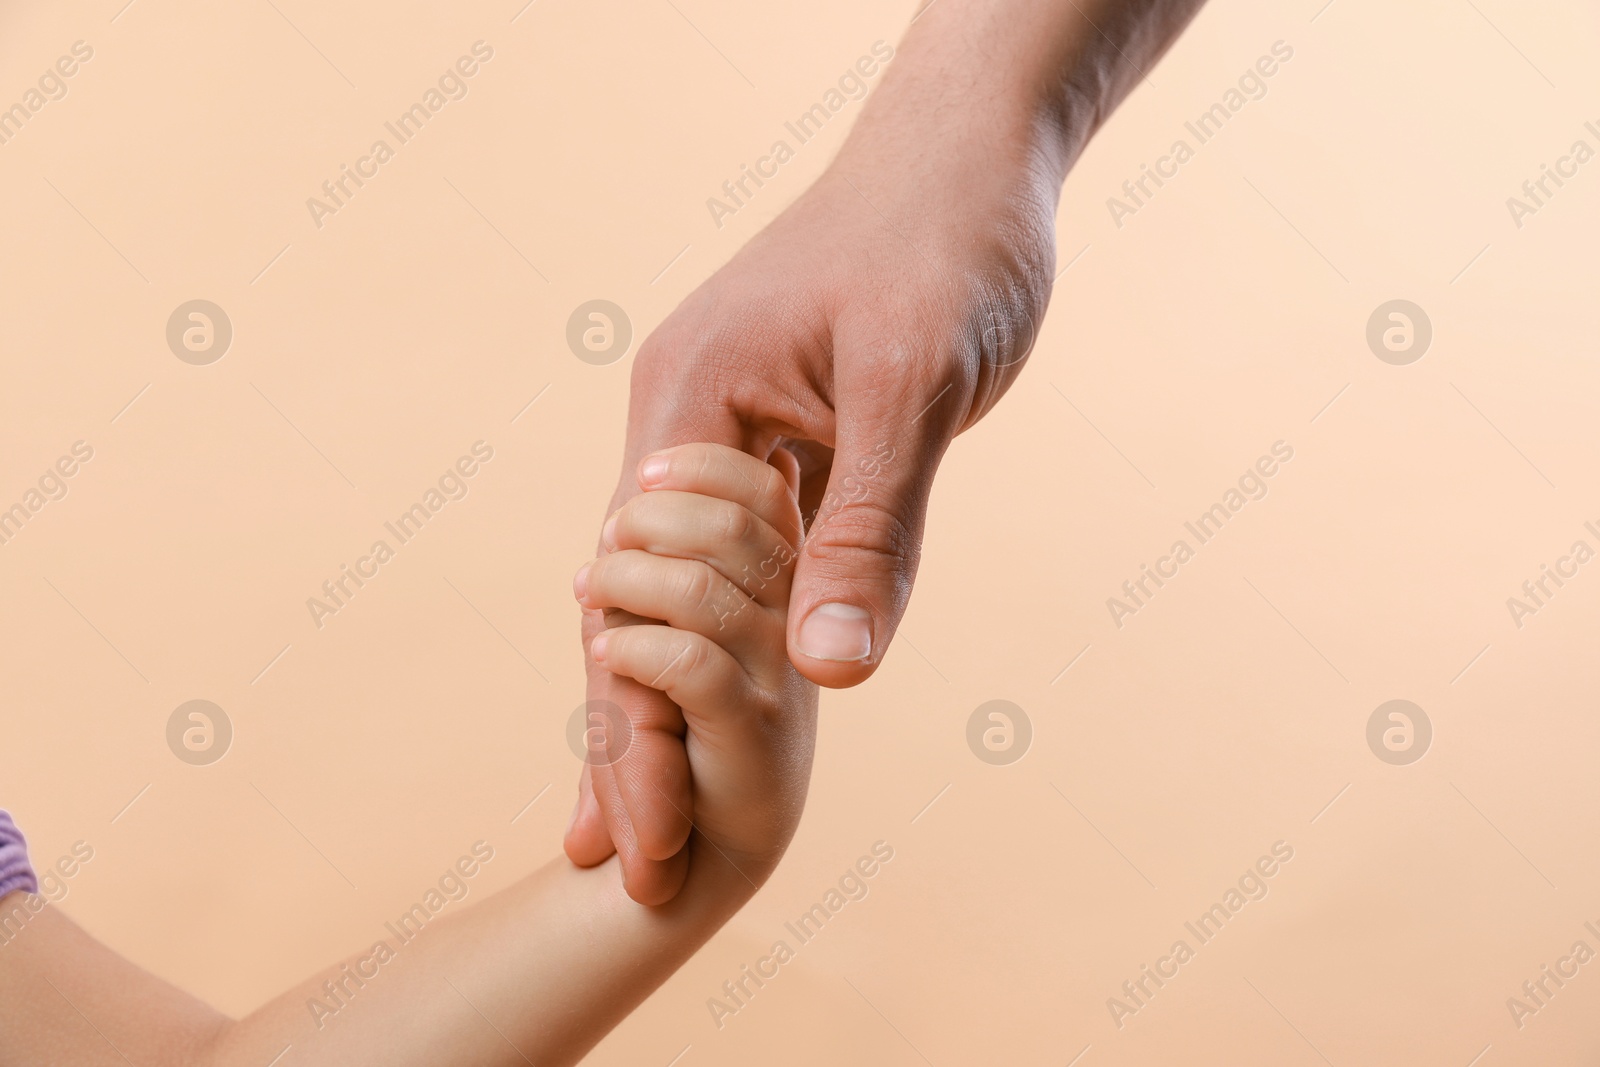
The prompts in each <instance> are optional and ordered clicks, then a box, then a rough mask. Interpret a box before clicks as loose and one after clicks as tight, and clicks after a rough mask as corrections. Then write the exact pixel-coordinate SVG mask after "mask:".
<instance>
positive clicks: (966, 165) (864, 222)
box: [567, 0, 1198, 903]
mask: <svg viewBox="0 0 1600 1067" xmlns="http://www.w3.org/2000/svg"><path fill="white" fill-rule="evenodd" d="M1085 6H1087V7H1088V8H1089V9H1090V10H1089V11H1085V10H1084V7H1085ZM1197 6H1198V0H1065V2H1060V0H1051V2H1048V3H1039V2H1037V0H967V2H964V3H963V2H958V0H945V2H944V3H943V4H937V5H932V6H930V7H929V8H928V9H926V11H927V14H926V16H925V17H922V18H920V20H919V24H918V25H917V26H916V27H915V28H914V32H913V33H912V34H911V35H910V37H909V39H908V41H907V43H906V44H905V45H903V46H902V54H901V56H900V57H899V58H897V59H896V60H895V61H894V66H893V69H892V70H891V71H890V72H889V73H888V74H886V75H885V81H884V83H883V84H882V86H881V87H880V88H879V89H878V91H877V93H876V95H874V97H873V98H872V100H871V101H869V104H868V107H867V109H866V110H865V112H864V113H863V115H862V117H861V119H860V121H859V123H858V124H857V126H856V127H855V129H854V130H853V131H852V133H851V136H850V138H849V140H848V141H847V143H846V145H845V146H844V148H843V149H842V150H841V152H840V154H839V156H838V158H837V159H836V161H835V162H834V163H833V165H832V166H830V168H829V169H828V170H827V172H826V173H825V174H824V175H823V176H822V178H820V179H819V180H818V181H817V182H816V184H815V185H813V186H812V187H811V188H810V189H809V190H808V191H807V192H806V193H805V194H803V195H802V196H801V197H800V199H799V200H797V201H796V202H795V203H794V204H793V205H792V206H790V207H789V208H788V210H786V211H785V212H783V214H782V215H780V216H779V217H778V218H777V219H776V220H775V221H774V222H773V223H772V224H771V225H770V226H769V227H767V229H766V230H764V231H763V232H762V233H760V234H759V235H758V236H757V237H756V238H754V239H753V240H752V241H750V243H749V244H748V245H746V246H745V248H744V249H742V250H741V251H740V252H739V254H738V255H737V256H735V257H734V258H733V260H732V261H731V262H729V263H728V264H727V265H726V266H725V267H723V268H722V269H721V270H719V271H718V272H717V273H716V274H715V275H713V276H712V277H711V278H710V279H709V280H707V281H706V282H705V283H704V284H703V285H701V286H700V288H699V289H697V290H696V291H695V292H694V293H693V294H691V295H690V296H689V298H688V299H686V300H685V301H684V302H683V304H682V305H681V306H679V307H678V308H677V310H675V311H674V312H673V313H672V314H671V315H670V316H669V317H668V318H667V319H666V320H665V321H664V322H663V323H662V324H661V325H660V326H659V327H658V328H657V329H656V331H655V332H654V333H653V334H652V335H651V336H650V337H649V339H648V340H646V341H645V343H644V345H643V346H642V347H641V348H640V351H639V354H638V357H637V359H636V360H635V363H634V368H633V378H632V394H631V399H630V405H629V413H628V434H627V449H626V453H625V457H624V461H623V472H622V478H621V480H620V482H619V484H618V487H617V491H616V494H615V496H614V497H613V499H612V509H613V511H614V510H615V509H616V508H618V507H620V506H621V505H622V504H623V503H624V502H625V501H626V500H627V499H628V498H630V497H631V496H633V495H634V494H636V493H638V492H639V491H640V489H641V488H644V487H648V486H649V485H651V484H653V479H654V478H656V477H657V474H656V473H655V470H654V465H653V464H652V462H651V458H652V454H653V453H655V452H657V451H659V450H661V449H664V448H669V447H672V446H675V445H679V444H684V443H688V442H693V441H707V442H713V443H718V444H723V445H729V446H732V447H735V448H738V449H741V450H742V451H745V452H748V453H750V454H751V455H754V456H756V457H759V458H763V459H764V458H766V457H767V456H768V455H770V454H771V453H772V451H773V449H774V448H776V447H777V446H778V445H779V444H780V443H781V444H783V445H785V446H786V447H788V448H789V449H790V450H792V451H794V452H795V453H796V454H797V455H799V456H800V457H801V460H802V476H803V479H802V494H801V499H802V503H803V505H804V511H805V513H806V516H807V529H806V534H805V539H804V542H803V545H802V548H801V551H800V556H799V559H798V561H797V565H796V570H795V576H794V587H793V593H792V598H791V605H790V612H789V620H788V631H787V641H788V648H789V654H790V658H791V660H792V661H793V663H794V666H795V667H796V669H797V670H799V672H800V673H801V674H803V675H804V676H805V677H807V678H809V679H811V680H812V681H814V682H816V683H818V684H820V685H824V686H832V687H841V686H850V685H855V684H857V683H859V682H861V681H863V680H865V679H866V678H867V677H869V676H870V675H871V674H872V672H873V671H874V670H876V669H877V666H878V664H879V663H880V662H882V659H883V655H884V653H885V652H886V651H887V649H888V647H889V645H890V643H891V642H892V640H893V638H894V633H895V629H896V627H897V626H898V624H899V622H900V618H901V615H902V613H903V612H904V611H905V607H906V602H907V600H908V598H909V596H910V592H911V584H912V580H913V578H914V577H915V574H916V569H917V560H918V555H919V550H920V546H921V539H922V531H923V524H924V520H925V517H926V514H927V506H928V499H929V491H930V489H931V487H932V483H933V475H934V472H935V470H936V468H937V467H938V464H939V460H940V459H941V458H942V456H943V455H944V451H945V448H946V447H947V446H948V445H949V443H950V441H951V439H952V438H954V437H955V435H956V434H958V433H960V432H961V431H962V430H964V429H966V428H967V427H968V426H971V425H972V424H973V423H975V422H976V421H977V420H978V419H979V418H981V417H982V416H983V415H984V414H985V413H987V412H988V411H989V410H990V409H991V408H992V407H993V406H994V405H995V403H996V402H997V401H998V400H999V399H1000V397H1001V396H1002V395H1003V394H1004V392H1005V391H1006V389H1007V387H1009V386H1010V384H1011V383H1012V382H1013V381H1014V380H1015V379H1016V376H1017V374H1018V372H1019V371H1020V370H1021V367H1022V363H1023V361H1024V359H1025V358H1026V356H1027V353H1028V349H1029V348H1030V347H1031V345H1032V343H1033V341H1034V338H1035V334H1036V329H1037V325H1038V324H1039V323H1040V322H1041V321H1042V319H1043V316H1044V311H1045V306H1046V304H1047V302H1048V300H1049V294H1050V287H1051V281H1052V278H1053V275H1054V266H1055V219H1054V216H1055V207H1056V201H1057V197H1058V195H1059V191H1060V185H1061V181H1062V179H1063V177H1064V175H1065V173H1066V170H1067V168H1068V167H1069V166H1070V164H1071V162H1072V160H1073V159H1074V158H1075V157H1076V154H1077V152H1078V150H1079V149H1080V148H1081V146H1082V144H1083V143H1084V141H1085V140H1086V139H1087V137H1088V136H1089V134H1090V133H1091V132H1092V130H1093V129H1094V127H1095V126H1096V125H1097V124H1098V122H1099V121H1100V120H1101V118H1102V117H1103V116H1104V114H1106V113H1108V112H1109V110H1110V109H1111V107H1112V106H1114V104H1115V103H1116V101H1117V99H1120V96H1121V94H1122V93H1123V92H1125V91H1126V88H1127V86H1128V84H1130V83H1131V81H1132V80H1133V79H1134V78H1135V77H1137V71H1136V70H1133V69H1127V68H1125V67H1123V66H1122V64H1131V63H1133V62H1134V61H1133V60H1130V59H1128V58H1127V55H1126V51H1125V50H1131V51H1132V52H1133V53H1134V54H1135V55H1139V56H1141V57H1143V58H1145V59H1146V60H1148V59H1150V58H1153V55H1154V53H1155V52H1158V51H1159V50H1160V48H1161V47H1164V45H1165V43H1166V41H1167V40H1169V39H1170V37H1171V36H1174V35H1176V32H1177V29H1178V28H1179V27H1181V25H1182V24H1183V22H1184V21H1186V19H1187V17H1188V15H1189V14H1191V13H1192V11H1193V9H1194V8H1195V7H1197ZM1096 15H1098V16H1099V18H1100V19H1101V20H1103V22H1104V23H1105V24H1106V25H1107V26H1108V27H1109V29H1108V30H1107V31H1106V32H1102V30H1101V29H1100V28H1099V27H1098V26H1096V25H1095V18H1094V17H1095V16H1096ZM1041 23H1045V25H1041ZM1108 34H1109V35H1108ZM1119 41H1120V45H1119ZM1119 57H1120V58H1119ZM765 195H769V196H771V195H776V194H775V193H768V194H765ZM589 626H590V627H591V628H592V626H593V624H592V623H590V624H589ZM588 636H592V635H590V634H588V633H587V632H586V640H587V637H588ZM588 677H589V696H590V699H603V700H610V701H613V702H614V703H616V704H618V705H620V706H621V707H622V708H623V710H624V712H625V713H626V714H627V715H628V716H629V717H630V719H632V721H633V723H634V726H635V729H634V741H633V747H632V749H631V750H630V752H629V756H628V758H627V759H625V760H623V761H620V762H619V763H617V764H613V765H612V766H611V767H609V768H605V769H604V770H602V771H597V772H596V773H597V774H604V775H605V776H606V777H605V780H604V781H603V782H602V783H601V785H602V786H603V788H596V786H595V783H594V782H592V781H590V780H589V778H588V776H586V777H585V780H584V782H583V783H582V784H581V785H580V795H579V801H578V806H577V808H576V810H575V811H574V814H573V822H572V824H571V826H570V827H569V830H568V835H567V853H568V855H569V856H570V857H571V858H572V859H573V861H574V862H577V863H579V864H582V865H588V864H592V863H598V862H600V861H601V860H603V859H605V858H606V857H607V856H608V855H610V853H611V851H612V850H613V848H614V849H616V850H617V851H618V853H619V855H620V857H621V859H622V866H623V868H624V870H625V872H626V877H627V885H628V892H629V893H630V894H631V895H632V896H633V897H634V898H635V899H636V900H639V901H641V902H645V903H659V902H661V901H664V900H667V899H670V898H671V897H672V895H673V894H674V893H675V892H676V889H677V886H678V884H680V883H681V881H682V879H683V877H684V868H685V864H686V863H687V857H686V855H685V854H684V853H683V852H682V851H681V849H682V845H683V843H684V842H685V841H686V840H687V839H688V835H689V831H690V820H691V817H692V813H693V795H692V794H693V790H692V782H691V781H690V778H689V775H688V766H687V760H686V757H685V755H684V752H683V746H682V742H681V740H680V736H679V734H678V730H679V729H680V725H681V716H678V715H676V714H675V709H673V708H672V707H671V705H670V703H669V702H667V701H666V700H665V698H664V697H662V696H661V695H660V694H659V693H656V692H654V691H652V690H648V689H646V688H645V687H643V686H639V685H637V684H633V685H628V684H622V683H621V682H619V680H617V679H615V678H613V677H611V676H610V675H609V674H608V673H607V672H605V671H602V670H599V669H597V668H596V667H595V665H594V664H593V663H592V662H590V664H589V675H588Z"/></svg>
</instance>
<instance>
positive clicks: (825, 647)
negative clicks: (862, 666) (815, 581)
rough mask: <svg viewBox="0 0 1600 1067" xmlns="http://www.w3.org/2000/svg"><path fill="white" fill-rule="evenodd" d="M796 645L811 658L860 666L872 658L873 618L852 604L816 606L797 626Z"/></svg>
mask: <svg viewBox="0 0 1600 1067" xmlns="http://www.w3.org/2000/svg"><path fill="white" fill-rule="evenodd" d="M797 643H798V644H799V646H800V651H801V652H803V653H805V654H806V655H807V656H810V657H811V658H812V659H825V660H831V661H833V662H835V663H859V662H860V661H862V660H864V659H866V658H867V657H868V656H870V655H872V616H871V615H870V614H868V613H867V611H866V610H865V609H863V608H858V607H856V606H855V605H854V604H839V603H829V604H818V605H817V606H816V607H815V608H812V609H811V614H810V615H807V616H806V620H805V622H803V623H801V624H800V638H799V641H798V642H797Z"/></svg>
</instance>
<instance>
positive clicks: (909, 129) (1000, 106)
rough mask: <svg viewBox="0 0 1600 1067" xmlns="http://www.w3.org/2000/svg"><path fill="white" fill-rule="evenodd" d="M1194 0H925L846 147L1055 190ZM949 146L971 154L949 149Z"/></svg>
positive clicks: (1194, 7) (1191, 11)
mask: <svg viewBox="0 0 1600 1067" xmlns="http://www.w3.org/2000/svg"><path fill="white" fill-rule="evenodd" d="M1203 2H1204V0H933V3H931V4H930V5H928V6H927V7H925V8H924V9H923V12H922V14H921V15H919V16H918V17H917V18H916V19H915V21H914V22H913V23H912V25H911V27H910V29H909V30H908V31H907V33H906V35H905V38H904V40H903V41H902V42H901V43H900V46H899V49H898V51H897V54H896V56H895V59H894V62H893V66H892V69H891V70H890V72H889V73H888V75H887V76H886V77H885V79H884V82H883V84H882V85H881V86H880V87H879V89H878V91H877V93H876V94H875V95H874V96H873V98H872V100H871V101H870V102H869V104H868V106H867V109H866V111H865V112H864V113H863V114H862V117H861V121H860V122H859V123H858V124H857V126H856V129H855V131H853V133H852V136H851V144H850V145H849V146H848V147H847V149H846V152H847V153H860V154H863V155H875V154H878V153H881V152H885V151H887V152H892V153H893V154H894V156H895V157H896V158H897V160H900V161H903V160H904V159H905V157H906V156H907V155H908V154H909V155H912V156H917V155H921V156H923V157H925V158H926V160H927V162H928V165H929V166H930V167H938V168H943V169H946V170H948V168H949V167H951V166H952V165H954V166H957V167H961V166H967V165H970V166H995V165H997V164H1001V163H1006V162H1009V163H1012V164H1016V165H1021V166H1025V167H1028V168H1031V169H1033V170H1035V171H1036V172H1037V175H1038V176H1039V177H1040V178H1041V179H1042V180H1043V181H1044V182H1045V183H1047V184H1048V185H1051V186H1053V187H1055V188H1057V189H1059V187H1060V185H1061V182H1062V181H1063V180H1064V179H1065V177H1066V174H1067V172H1068V170H1070V169H1071V167H1072V164H1073V163H1074V162H1075V161H1076V159H1077V157H1078V154H1079V153H1080V152H1081V151H1082V150H1083V146H1084V145H1085V144H1086V143H1087V142H1088V139H1089V138H1090V137H1091V136H1092V135H1093V134H1094V132H1095V131H1096V130H1097V129H1099V127H1100V125H1101V124H1102V123H1103V122H1104V121H1105V120H1106V118H1107V117H1108V116H1109V115H1110V114H1111V112H1112V111H1113V110H1115V108H1116V106H1117V105H1118V104H1119V103H1121V101H1122V99H1123V98H1124V97H1125V96H1127V94H1128V93H1129V92H1130V91H1131V90H1132V88H1133V87H1134V86H1135V85H1136V84H1138V82H1139V81H1140V80H1141V79H1142V78H1143V77H1144V74H1145V72H1146V71H1148V70H1149V69H1150V67H1151V66H1152V65H1154V64H1155V62H1156V61H1157V60H1158V59H1159V58H1160V57H1161V55H1162V53H1164V52H1165V51H1166V50H1167V48H1168V47H1169V46H1170V45H1171V44H1172V42H1173V41H1174V40H1176V38H1177V36H1178V34H1179V33H1180V32H1182V30H1183V28H1184V27H1185V26H1186V25H1188V23H1189V21H1190V19H1192V18H1193V17H1194V15H1195V13H1196V12H1197V11H1198V10H1199V9H1200V5H1201V4H1202V3H1203ZM919 143H920V145H921V147H922V149H923V150H922V151H921V152H918V151H917V148H918V146H919ZM955 145H966V146H971V147H972V149H973V151H972V152H971V153H968V154H966V155H965V156H964V157H957V156H953V155H952V154H951V148H952V146H955Z"/></svg>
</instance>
